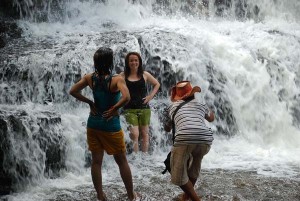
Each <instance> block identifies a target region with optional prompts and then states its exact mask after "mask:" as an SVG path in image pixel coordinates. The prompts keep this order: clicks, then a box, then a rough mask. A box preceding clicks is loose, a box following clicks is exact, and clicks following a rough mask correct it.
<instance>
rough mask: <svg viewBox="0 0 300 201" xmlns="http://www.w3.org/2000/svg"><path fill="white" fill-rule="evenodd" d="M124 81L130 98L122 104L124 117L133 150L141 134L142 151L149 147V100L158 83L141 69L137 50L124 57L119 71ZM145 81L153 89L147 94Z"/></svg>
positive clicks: (136, 146) (145, 151) (137, 146)
mask: <svg viewBox="0 0 300 201" xmlns="http://www.w3.org/2000/svg"><path fill="white" fill-rule="evenodd" d="M121 75H122V76H123V78H124V79H125V81H126V85H127V87H128V89H129V92H130V97H131V100H130V101H129V103H128V104H127V105H125V106H124V110H125V119H126V122H127V123H128V124H129V131H130V138H131V140H132V141H133V151H134V152H135V153H137V152H138V151H139V143H138V140H139V135H140V133H141V136H142V146H141V148H142V152H144V153H147V152H148V149H149V124H150V117H151V110H150V107H149V101H150V100H152V99H153V97H154V95H155V94H156V93H157V91H158V89H159V87H160V84H159V82H158V81H157V80H156V79H155V78H154V77H153V76H152V75H151V74H150V73H149V72H147V71H144V70H143V66H142V58H141V56H140V54H139V53H137V52H129V53H128V54H127V56H126V58H125V69H124V72H122V73H121ZM146 83H150V84H151V85H152V86H153V89H152V91H151V93H150V94H147V87H146Z"/></svg>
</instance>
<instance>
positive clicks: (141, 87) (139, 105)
mask: <svg viewBox="0 0 300 201" xmlns="http://www.w3.org/2000/svg"><path fill="white" fill-rule="evenodd" d="M125 81H126V85H127V87H128V89H129V93H130V98H131V99H130V101H129V103H127V104H126V105H125V106H124V109H144V108H150V107H149V105H148V104H143V102H144V100H143V98H145V97H146V95H147V88H146V82H145V79H144V76H142V78H141V79H139V80H137V81H129V80H128V79H127V78H126V79H125Z"/></svg>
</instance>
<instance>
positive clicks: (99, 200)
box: [97, 193, 107, 201]
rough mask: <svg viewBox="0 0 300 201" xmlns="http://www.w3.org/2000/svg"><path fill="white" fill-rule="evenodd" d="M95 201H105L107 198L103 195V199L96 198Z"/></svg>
mask: <svg viewBox="0 0 300 201" xmlns="http://www.w3.org/2000/svg"><path fill="white" fill-rule="evenodd" d="M97 201H107V197H106V195H105V193H103V198H102V199H99V198H97Z"/></svg>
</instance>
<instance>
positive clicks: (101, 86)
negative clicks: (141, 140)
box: [70, 48, 137, 201]
mask: <svg viewBox="0 0 300 201" xmlns="http://www.w3.org/2000/svg"><path fill="white" fill-rule="evenodd" d="M94 66H95V72H93V73H89V74H86V75H85V76H84V77H83V78H82V79H81V80H80V81H79V82H77V83H76V84H74V85H73V86H72V88H71V90H70V94H71V95H72V96H74V97H75V98H76V99H78V100H80V101H82V102H85V103H87V104H89V106H90V116H89V118H88V122H87V142H88V147H89V150H90V151H91V152H92V166H91V174H92V180H93V184H94V187H95V189H96V191H97V200H98V201H100V200H101V201H105V200H106V196H105V194H104V192H103V189H102V173H101V168H102V161H103V155H104V151H106V152H107V154H109V155H113V157H114V159H115V161H116V163H117V165H118V166H119V171H120V174H121V178H122V180H123V182H124V184H125V188H126V191H127V195H128V198H129V200H130V201H134V200H137V194H136V193H134V192H133V184H132V175H131V170H130V167H129V165H128V162H127V159H126V148H125V140H124V133H123V130H122V129H121V124H120V119H119V116H118V109H119V108H120V107H122V106H124V105H125V104H126V103H127V102H128V101H129V100H130V94H129V91H128V88H127V87H126V83H125V81H124V79H123V78H122V77H121V76H119V75H118V76H112V75H111V71H112V67H113V51H112V50H111V49H110V48H100V49H98V50H97V51H96V53H95V54H94ZM87 86H89V87H90V88H91V89H92V90H93V97H94V101H92V100H90V99H88V98H87V97H85V96H83V95H82V94H81V90H82V89H84V88H86V87H87ZM121 95H122V96H121Z"/></svg>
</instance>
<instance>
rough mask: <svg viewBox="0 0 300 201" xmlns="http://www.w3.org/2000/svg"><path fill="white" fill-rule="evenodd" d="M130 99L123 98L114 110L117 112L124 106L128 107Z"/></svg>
mask: <svg viewBox="0 0 300 201" xmlns="http://www.w3.org/2000/svg"><path fill="white" fill-rule="evenodd" d="M129 100H130V98H129V97H122V98H121V99H120V100H119V101H118V102H117V103H116V104H115V105H114V106H113V108H114V109H115V110H117V109H119V108H121V107H123V106H124V105H126V104H127V103H128V102H129Z"/></svg>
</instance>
